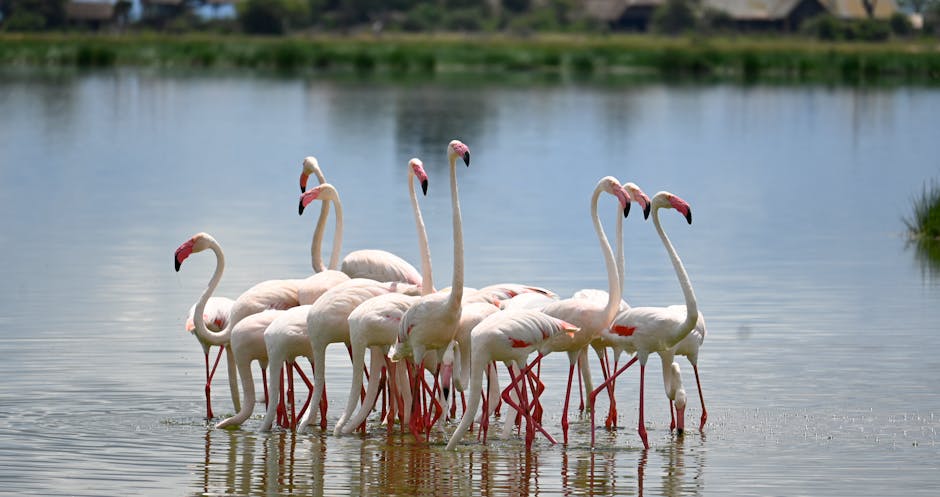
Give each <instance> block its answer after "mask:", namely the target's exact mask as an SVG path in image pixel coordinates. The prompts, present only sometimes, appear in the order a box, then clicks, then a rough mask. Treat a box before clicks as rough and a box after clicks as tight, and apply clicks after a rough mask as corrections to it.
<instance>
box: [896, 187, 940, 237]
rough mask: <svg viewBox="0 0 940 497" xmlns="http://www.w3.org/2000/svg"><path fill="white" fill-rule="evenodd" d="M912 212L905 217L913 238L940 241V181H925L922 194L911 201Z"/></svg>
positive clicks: (909, 233) (908, 230) (905, 222)
mask: <svg viewBox="0 0 940 497" xmlns="http://www.w3.org/2000/svg"><path fill="white" fill-rule="evenodd" d="M911 207H912V212H911V214H910V216H908V217H906V218H904V224H905V225H906V226H907V232H908V235H909V236H910V237H911V238H912V239H920V240H930V241H934V242H936V241H940V183H938V182H936V181H931V182H929V183H924V188H923V190H922V191H921V192H920V195H918V196H915V197H914V198H913V200H912V201H911Z"/></svg>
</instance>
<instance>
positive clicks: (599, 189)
mask: <svg viewBox="0 0 940 497" xmlns="http://www.w3.org/2000/svg"><path fill="white" fill-rule="evenodd" d="M601 193H608V194H610V195H613V196H614V197H616V198H617V200H618V201H619V203H620V209H618V214H619V212H620V210H622V211H623V215H624V217H626V215H627V213H628V212H629V210H630V201H631V199H630V197H629V195H628V193H627V192H626V190H624V189H623V187H622V186H621V185H620V182H619V181H617V179H616V178H614V177H612V176H605V177H603V178H601V179H600V181H598V182H597V186H596V187H595V188H594V192H593V194H592V195H591V219H592V221H593V224H594V231H595V233H596V234H597V240H598V243H599V244H600V247H601V253H602V255H603V256H604V264H605V265H606V267H607V284H608V288H609V291H608V296H607V301H606V302H604V303H603V306H601V305H600V302H598V301H596V300H595V299H591V298H570V299H565V300H560V301H558V302H553V303H550V304H548V305H546V306H545V307H543V308H542V312H544V313H545V314H548V315H549V316H554V317H556V318H558V319H564V320H565V321H568V322H569V323H573V324H574V325H575V326H578V327H579V328H580V331H579V332H578V333H577V334H575V335H573V336H568V335H558V336H555V337H553V338H552V339H551V340H550V341H549V343H548V344H547V345H546V346H547V347H548V348H549V349H550V350H552V351H553V352H566V353H567V354H568V360H569V367H568V386H567V391H566V393H565V403H564V407H563V408H562V414H561V427H562V432H563V434H564V441H565V443H568V404H569V401H570V398H571V383H572V380H573V378H574V367H575V364H580V367H581V374H582V377H583V378H584V382H585V386H586V387H587V388H588V389H590V385H591V383H590V372H589V370H588V364H587V361H586V360H585V359H581V360H579V357H580V356H581V355H582V353H583V352H585V351H586V350H587V346H588V344H590V343H591V341H593V340H594V339H595V338H596V337H598V336H600V333H601V330H603V329H604V328H606V327H607V326H609V325H610V322H611V320H613V319H614V316H615V315H616V313H617V311H618V310H619V308H620V302H621V289H620V276H619V273H618V270H617V263H616V261H615V260H614V254H613V250H612V249H611V248H610V243H609V242H608V241H607V236H606V235H605V234H604V228H603V226H602V225H601V221H600V218H599V217H598V215H597V202H598V200H599V198H600V195H601ZM643 208H644V210H645V209H646V206H645V205H644V206H643ZM618 217H619V216H618Z"/></svg>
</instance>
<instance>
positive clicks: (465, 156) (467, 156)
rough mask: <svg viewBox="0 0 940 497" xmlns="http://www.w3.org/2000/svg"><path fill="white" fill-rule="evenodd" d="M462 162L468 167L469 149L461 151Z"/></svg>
mask: <svg viewBox="0 0 940 497" xmlns="http://www.w3.org/2000/svg"><path fill="white" fill-rule="evenodd" d="M463 162H464V164H466V165H467V167H470V151H469V150H467V151H466V152H464V153H463Z"/></svg>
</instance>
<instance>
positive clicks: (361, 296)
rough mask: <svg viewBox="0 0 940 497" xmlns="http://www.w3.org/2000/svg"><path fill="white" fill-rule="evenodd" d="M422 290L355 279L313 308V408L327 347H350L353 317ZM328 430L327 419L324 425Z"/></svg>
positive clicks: (319, 393) (309, 413)
mask: <svg viewBox="0 0 940 497" xmlns="http://www.w3.org/2000/svg"><path fill="white" fill-rule="evenodd" d="M418 291H419V290H418V287H417V286H415V285H409V284H405V283H398V282H380V281H375V280H370V279H366V278H353V279H351V280H349V281H347V282H345V283H342V284H340V285H338V286H336V287H334V288H332V289H330V290H329V291H328V292H326V293H324V294H323V295H322V296H321V297H320V298H319V299H317V301H316V302H314V303H313V304H312V305H311V306H310V310H309V311H308V313H307V328H306V332H307V336H308V337H309V341H310V347H311V353H312V361H311V362H313V375H314V379H313V383H314V391H313V401H312V404H313V405H318V404H319V402H320V399H321V398H322V397H323V392H324V389H325V381H326V347H327V346H328V345H329V344H331V343H339V342H342V343H345V344H347V345H350V344H349V314H350V313H352V311H353V310H354V309H355V308H356V307H358V306H359V305H360V304H362V303H363V302H365V301H367V300H368V299H371V298H373V297H376V296H379V295H383V294H387V293H390V292H402V293H407V292H413V293H414V294H417V292H418ZM315 416H316V414H314V411H313V410H310V411H307V413H306V415H305V416H304V417H303V418H302V419H301V420H300V424H299V425H298V426H297V429H298V430H302V429H304V428H306V427H307V425H308V424H309V423H310V422H311V421H312V420H313V419H315ZM320 424H321V427H322V428H324V429H325V428H326V426H325V425H326V418H325V417H323V418H322V419H321V421H320Z"/></svg>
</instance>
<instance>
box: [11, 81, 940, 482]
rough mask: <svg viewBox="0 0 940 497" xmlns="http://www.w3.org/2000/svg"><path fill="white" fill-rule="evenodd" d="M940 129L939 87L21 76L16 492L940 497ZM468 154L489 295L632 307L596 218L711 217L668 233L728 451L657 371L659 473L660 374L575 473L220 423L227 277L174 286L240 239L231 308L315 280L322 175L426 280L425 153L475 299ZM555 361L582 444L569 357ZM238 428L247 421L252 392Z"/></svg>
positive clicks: (545, 457)
mask: <svg viewBox="0 0 940 497" xmlns="http://www.w3.org/2000/svg"><path fill="white" fill-rule="evenodd" d="M937 109H940V91H938V90H937V89H924V88H913V87H899V88H898V87H896V88H842V87H824V86H818V87H814V86H803V87H774V86H752V87H740V86H726V85H715V86H705V85H701V86H699V85H691V86H670V85H660V84H651V85H637V86H604V85H575V84H541V83H537V82H535V83H533V82H528V83H526V82H503V83H481V82H473V83H463V82H461V81H459V80H455V81H448V82H399V83H394V84H393V83H375V82H364V81H357V80H337V79H334V80H317V79H301V78H297V79H292V78H265V77H260V76H251V75H231V74H229V75H217V74H211V75H205V74H197V75H193V74H166V73H160V72H153V71H149V70H137V69H118V70H113V71H106V72H96V73H90V74H75V73H65V74H63V73H37V72H34V71H9V70H7V71H5V72H3V73H0V116H2V117H0V209H2V212H3V213H4V215H3V217H2V219H3V221H2V229H0V241H2V243H0V256H2V260H3V268H4V269H3V277H2V278H0V330H2V331H0V333H2V338H3V339H2V341H0V354H2V357H3V358H4V360H3V361H2V362H0V377H2V378H3V381H2V382H0V399H2V401H0V481H2V482H3V483H2V485H0V494H4V495H147V496H155V495H167V496H177V495H204V494H205V495H218V494H239V495H284V494H316V495H337V494H362V495H383V496H386V495H417V494H423V495H465V494H479V495H500V494H520V495H521V494H525V495H558V494H564V495H612V494H618V495H640V494H643V493H645V494H647V495H688V494H697V495H905V496H916V495H935V492H936V489H937V487H938V485H940V434H938V430H940V395H938V394H940V387H938V385H940V383H938V381H937V378H938V377H940V360H938V352H940V346H938V340H937V339H936V334H937V332H938V331H940V330H938V326H940V325H938V323H940V280H938V279H937V278H936V272H935V271H933V270H932V269H931V268H930V267H929V266H925V265H924V262H923V261H922V259H920V258H918V255H917V254H916V253H915V251H914V250H913V249H911V248H909V247H908V246H907V243H906V241H905V238H904V236H903V233H904V229H905V228H904V223H903V221H902V219H903V218H904V217H905V216H907V215H908V213H909V212H910V210H911V199H912V198H913V197H914V196H915V195H916V194H918V193H919V192H920V191H921V189H922V188H923V185H924V183H925V181H929V180H931V179H935V178H938V177H940V161H938V158H937V157H938V156H937V154H936V146H937V137H938V135H937V129H940V117H938V115H937V112H936V111H937ZM452 138H459V139H461V140H463V141H464V142H465V143H467V144H468V145H469V147H470V149H471V151H472V157H473V160H472V164H471V167H469V168H461V169H460V170H459V171H458V174H459V181H460V194H461V205H462V209H463V219H464V236H465V242H466V271H467V273H466V281H467V284H468V285H470V286H483V285H486V284H489V283H494V282H500V281H517V282H526V283H530V284H536V285H542V286H545V287H549V288H551V289H553V290H555V291H556V292H557V293H559V294H560V295H562V296H568V295H570V294H571V293H572V292H574V291H575V290H578V289H580V288H585V287H594V288H604V287H605V285H606V276H605V271H604V265H603V262H602V258H601V256H600V252H599V249H598V244H597V240H596V238H595V236H594V233H593V230H592V228H591V223H590V217H589V209H588V206H589V197H590V194H591V192H592V190H593V187H594V185H595V184H596V182H597V180H598V179H599V178H600V177H602V176H605V175H614V176H617V177H618V178H620V179H621V181H634V182H636V183H637V184H639V185H640V186H641V187H642V188H643V189H644V190H645V191H646V192H647V193H648V194H649V195H650V196H652V195H653V194H654V193H655V192H657V191H659V190H669V191H671V192H673V193H675V194H677V195H679V196H681V197H683V198H684V199H686V200H687V201H688V202H689V203H690V204H691V205H692V209H693V211H694V224H692V225H691V226H688V225H686V223H685V222H684V220H682V219H681V217H680V216H678V215H676V214H674V213H671V212H669V211H664V212H663V224H664V226H665V227H666V229H667V231H668V232H669V234H670V237H671V238H672V240H673V243H674V244H675V245H676V248H677V250H678V251H679V253H680V255H681V257H682V259H683V261H684V263H685V265H686V268H687V269H688V272H689V275H690V277H691V279H692V282H693V284H694V286H695V290H696V295H697V296H698V299H699V306H700V309H701V310H702V312H703V313H704V314H705V316H706V317H707V319H708V331H709V333H708V338H707V339H706V341H705V344H704V345H703V346H702V350H701V355H700V360H699V362H700V370H701V374H702V381H703V388H704V392H705V397H706V402H707V406H708V410H709V421H708V424H707V425H706V426H705V429H704V431H702V432H699V431H698V430H694V429H693V430H689V431H688V432H687V433H686V434H685V436H684V437H682V438H676V437H675V436H674V435H671V434H670V431H669V419H668V410H667V404H666V401H665V398H664V396H663V393H662V386H661V385H662V384H661V379H660V375H659V363H658V361H657V360H653V361H650V368H649V371H648V372H647V373H648V374H647V382H646V384H647V390H646V406H647V408H646V409H647V412H646V418H647V422H648V429H649V439H650V445H651V447H650V449H649V450H643V446H642V443H641V442H640V440H639V438H638V436H637V434H636V421H637V405H638V404H637V396H638V377H639V375H638V373H637V371H628V372H627V373H626V374H625V375H624V376H623V377H622V379H621V380H619V381H618V383H617V385H618V388H617V397H618V406H619V410H620V419H619V425H620V429H619V430H617V431H614V432H608V431H606V430H604V429H603V428H600V429H599V431H598V432H597V435H598V441H597V446H596V448H595V450H593V451H592V450H591V449H590V446H589V442H590V428H589V422H588V420H587V418H582V417H579V416H578V415H577V412H576V409H573V411H572V414H573V415H574V416H575V419H574V423H573V426H572V435H571V441H570V443H569V445H568V446H564V445H562V444H559V445H555V446H551V445H549V444H548V443H547V442H546V441H545V440H544V439H542V438H539V439H536V442H535V445H534V447H533V450H532V451H531V452H530V453H527V452H526V451H525V450H524V445H523V442H522V441H521V439H520V438H519V437H513V438H510V439H506V440H498V439H494V440H491V441H490V444H489V445H488V446H485V447H484V446H482V445H480V444H477V443H475V441H474V437H473V436H468V437H467V438H466V440H465V442H464V443H463V444H462V445H461V446H460V447H459V449H458V450H457V451H456V452H453V453H451V452H445V451H444V450H443V444H444V442H445V438H444V437H443V436H440V435H439V436H437V437H436V438H434V439H433V440H432V443H431V444H430V445H423V444H416V443H415V442H414V441H413V440H412V438H411V437H410V436H398V435H392V436H389V435H387V434H386V433H385V431H384V430H383V429H381V428H379V427H378V426H376V425H375V423H373V424H372V425H371V426H372V428H371V431H370V432H369V433H368V435H367V436H365V437H362V436H349V437H340V438H337V437H333V436H332V434H331V433H330V434H321V433H320V432H319V430H314V431H311V432H307V433H301V434H296V435H295V434H294V433H291V432H284V431H275V432H274V433H271V434H262V433H259V432H258V430H257V427H258V425H259V423H260V418H259V416H260V413H261V412H262V408H261V407H260V406H259V407H258V408H256V409H255V414H256V415H255V417H254V418H252V419H251V420H250V421H249V422H247V423H246V424H245V425H244V426H243V428H242V429H241V430H238V431H220V430H215V429H213V428H212V427H211V425H207V423H206V421H205V419H204V418H203V416H204V414H205V403H204V397H203V391H202V384H203V366H202V360H203V359H202V351H201V349H200V347H199V346H198V345H197V342H196V340H195V339H194V338H193V337H192V336H190V335H189V334H188V333H186V332H185V331H184V330H183V324H184V321H185V315H186V311H187V309H188V308H189V306H190V305H191V304H192V303H193V302H195V300H196V298H197V297H198V296H199V294H200V292H201V291H202V289H203V288H204V287H205V284H206V282H207V281H208V278H209V276H210V274H211V272H212V270H213V268H214V261H213V260H212V257H211V255H207V254H196V255H194V256H193V257H191V258H190V260H188V261H187V263H186V265H185V266H184V267H183V269H182V270H181V271H180V272H179V273H175V272H174V271H173V268H172V267H171V256H172V254H173V251H174V250H175V249H176V247H177V246H178V245H179V244H180V243H182V242H183V241H185V240H186V239H188V238H189V237H190V236H191V235H193V234H194V233H196V232H199V231H207V232H209V233H212V234H213V235H214V236H215V238H216V239H218V240H219V242H220V243H221V244H222V246H223V248H224V250H225V253H226V259H227V263H228V265H227V268H226V273H225V277H224V278H223V281H222V284H221V286H220V288H219V290H218V292H217V294H218V295H222V296H228V297H235V296H237V294H238V293H239V292H241V291H242V290H244V289H246V288H247V287H249V286H250V285H252V284H254V283H256V282H258V281H261V280H264V279H270V278H282V277H302V276H306V275H308V274H309V273H310V258H309V244H310V237H311V233H312V230H313V225H314V216H311V215H309V214H308V215H307V216H303V217H299V216H298V215H297V198H298V194H299V192H298V188H297V178H298V176H299V173H300V164H301V160H302V158H303V157H304V156H306V155H310V154H313V155H316V156H317V157H318V158H319V160H320V164H321V166H322V167H323V169H324V172H325V174H326V176H327V178H328V180H329V181H330V182H331V183H333V184H334V185H336V187H337V188H338V189H339V191H340V193H341V195H342V199H343V205H344V210H345V218H346V226H345V235H346V236H345V239H344V245H343V250H344V252H348V251H351V250H355V249H359V248H383V249H387V250H391V251H393V252H395V253H398V254H401V255H403V256H404V257H405V258H407V259H409V260H411V261H412V262H415V263H417V261H418V255H417V244H416V241H415V234H414V225H413V222H412V218H411V212H410V208H409V204H408V200H407V190H406V188H407V186H406V174H405V171H406V168H405V165H406V163H407V160H408V159H409V158H410V157H414V156H417V157H420V158H422V159H423V160H424V163H425V166H426V168H427V171H428V174H429V175H430V181H431V186H430V191H429V193H428V195H427V197H425V198H422V199H421V201H422V208H423V210H424V216H425V221H426V223H427V225H428V230H429V235H430V239H431V250H432V258H433V262H434V275H435V282H436V284H437V286H439V287H443V286H447V285H449V281H450V277H451V264H452V258H451V228H450V204H449V191H448V186H447V185H448V183H447V164H446V158H445V147H446V144H447V142H448V141H449V140H450V139H452ZM612 210H613V208H612V207H610V208H609V209H607V208H604V207H602V208H601V214H602V216H603V217H604V222H605V224H606V226H607V227H608V232H611V231H612V229H611V227H612V221H613V217H612V214H613V212H612ZM604 214H607V215H604ZM625 233H626V247H627V264H628V275H627V283H626V287H625V297H626V299H627V300H628V301H629V302H630V303H631V304H633V305H668V304H675V303H681V302H682V295H681V293H680V290H679V287H678V285H677V283H676V278H675V275H674V273H673V271H672V268H671V266H670V265H669V262H668V260H667V258H666V257H665V254H664V252H663V249H662V246H661V245H660V243H659V240H658V238H657V237H656V235H655V232H654V230H653V228H652V226H651V223H650V222H643V221H642V216H639V215H637V211H635V212H634V213H633V214H632V215H631V216H630V217H629V218H628V219H627V220H626V221H625ZM611 236H612V234H611ZM328 353H329V358H328V373H327V376H328V392H329V399H330V406H329V416H328V418H329V420H330V431H332V424H333V423H334V422H335V421H336V419H338V417H339V415H340V413H341V410H342V404H343V403H344V401H345V395H346V392H347V391H348V384H349V380H348V378H349V375H350V369H351V368H350V366H349V363H348V359H347V357H346V352H345V350H344V349H343V347H342V346H340V345H334V346H332V347H331V348H330V349H329V350H328ZM679 362H680V364H681V365H682V367H683V372H684V374H685V383H686V388H687V389H688V391H689V409H688V413H687V421H688V423H689V425H690V426H692V427H694V426H697V420H698V416H699V415H700V413H701V410H700V404H699V398H698V395H697V393H696V392H695V387H694V381H695V380H694V378H693V377H692V375H691V367H690V366H689V365H688V363H687V362H686V361H685V359H680V361H679ZM543 363H544V368H543V381H545V383H546V384H547V385H548V389H547V391H546V393H545V394H544V396H543V401H544V405H545V406H546V427H547V429H548V430H549V431H550V432H551V433H553V434H554V435H556V436H557V437H558V438H560V434H561V433H560V432H561V430H560V427H559V426H558V420H559V419H560V405H561V401H562V399H563V396H564V380H565V376H566V373H567V367H566V366H567V360H566V357H564V356H562V355H557V356H549V357H547V358H546V359H545V360H544V361H543ZM593 368H594V371H595V377H599V376H600V371H599V368H598V367H597V365H596V364H594V366H593ZM224 375H225V372H224V364H223V365H222V366H220V371H219V372H218V373H217V378H222V377H224ZM213 404H214V406H213V407H214V408H215V410H216V411H217V415H228V414H230V413H231V412H232V404H231V400H230V399H229V398H228V392H227V387H226V386H225V384H224V381H217V382H216V383H215V389H214V393H213ZM605 406H606V404H605V403H604V401H603V400H601V401H600V403H599V407H600V409H601V410H602V412H603V411H606V409H605ZM452 428H453V427H452V425H450V426H447V428H446V429H447V430H451V429H452Z"/></svg>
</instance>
